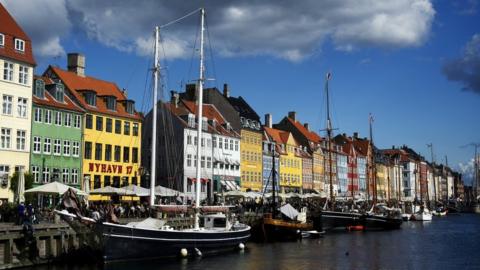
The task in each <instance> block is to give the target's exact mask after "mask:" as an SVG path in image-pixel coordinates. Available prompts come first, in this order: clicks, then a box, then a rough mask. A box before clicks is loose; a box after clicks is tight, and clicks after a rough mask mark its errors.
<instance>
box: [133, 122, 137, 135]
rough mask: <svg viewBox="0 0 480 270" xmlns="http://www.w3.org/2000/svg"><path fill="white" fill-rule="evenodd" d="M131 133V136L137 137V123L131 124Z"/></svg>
mask: <svg viewBox="0 0 480 270" xmlns="http://www.w3.org/2000/svg"><path fill="white" fill-rule="evenodd" d="M132 132H133V136H138V123H133V126H132Z"/></svg>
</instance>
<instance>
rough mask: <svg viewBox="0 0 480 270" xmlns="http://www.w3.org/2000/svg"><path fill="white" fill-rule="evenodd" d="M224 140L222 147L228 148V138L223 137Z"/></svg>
mask: <svg viewBox="0 0 480 270" xmlns="http://www.w3.org/2000/svg"><path fill="white" fill-rule="evenodd" d="M224 140H225V142H224V145H225V148H224V149H225V150H228V139H227V138H225V139H224Z"/></svg>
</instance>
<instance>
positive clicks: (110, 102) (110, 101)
mask: <svg viewBox="0 0 480 270" xmlns="http://www.w3.org/2000/svg"><path fill="white" fill-rule="evenodd" d="M105 102H106V103H107V109H108V110H110V111H116V110H117V99H116V98H115V97H113V96H111V97H106V98H105Z"/></svg>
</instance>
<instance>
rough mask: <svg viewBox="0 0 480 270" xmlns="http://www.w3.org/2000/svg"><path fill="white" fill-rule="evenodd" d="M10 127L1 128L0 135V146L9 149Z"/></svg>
mask: <svg viewBox="0 0 480 270" xmlns="http://www.w3.org/2000/svg"><path fill="white" fill-rule="evenodd" d="M10 138H11V129H9V128H2V133H1V137H0V148H3V149H9V148H10V141H11V139H10Z"/></svg>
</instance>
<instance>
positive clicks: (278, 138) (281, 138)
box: [264, 127, 295, 144]
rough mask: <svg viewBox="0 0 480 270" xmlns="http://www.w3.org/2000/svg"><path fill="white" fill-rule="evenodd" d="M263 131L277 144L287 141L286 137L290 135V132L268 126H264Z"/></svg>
mask: <svg viewBox="0 0 480 270" xmlns="http://www.w3.org/2000/svg"><path fill="white" fill-rule="evenodd" d="M264 129H265V132H266V133H267V135H268V136H270V138H271V139H272V140H273V141H274V142H275V143H277V144H286V143H287V142H288V137H289V136H290V132H288V131H283V130H280V129H276V128H269V127H264ZM294 140H295V138H294Z"/></svg>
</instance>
